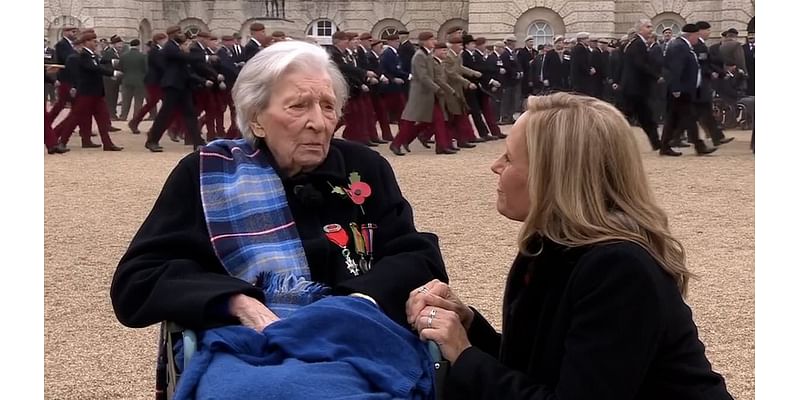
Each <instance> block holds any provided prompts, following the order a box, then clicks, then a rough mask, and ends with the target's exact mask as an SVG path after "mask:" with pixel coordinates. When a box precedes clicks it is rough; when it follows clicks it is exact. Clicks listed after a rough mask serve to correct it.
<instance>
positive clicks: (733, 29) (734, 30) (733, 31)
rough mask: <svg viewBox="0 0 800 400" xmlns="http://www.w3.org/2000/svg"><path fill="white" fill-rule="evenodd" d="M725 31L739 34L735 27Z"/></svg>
mask: <svg viewBox="0 0 800 400" xmlns="http://www.w3.org/2000/svg"><path fill="white" fill-rule="evenodd" d="M727 33H728V34H734V35H738V34H739V31H738V30H736V28H731V29H728V31H727Z"/></svg>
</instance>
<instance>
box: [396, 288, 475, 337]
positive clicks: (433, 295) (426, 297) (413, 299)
mask: <svg viewBox="0 0 800 400" xmlns="http://www.w3.org/2000/svg"><path fill="white" fill-rule="evenodd" d="M429 306H431V307H439V308H443V309H445V310H448V311H452V312H454V313H456V314H457V315H458V318H459V320H460V321H461V324H462V325H463V326H464V328H465V329H469V327H470V325H472V320H473V319H474V317H475V312H474V311H472V309H471V308H469V307H467V306H466V305H464V303H462V302H461V300H460V299H459V298H458V296H456V294H455V293H454V292H453V291H452V290H450V286H448V285H447V284H446V283H444V282H442V281H440V280H438V279H434V280H432V281H430V282H428V283H426V284H425V285H423V286H422V287H420V288H417V289H414V290H413V291H411V293H410V294H409V296H408V300H407V301H406V318H407V319H408V324H409V325H411V326H414V323H415V321H416V319H417V317H418V316H419V313H420V312H422V310H423V309H424V308H425V307H429Z"/></svg>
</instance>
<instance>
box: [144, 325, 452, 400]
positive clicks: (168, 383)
mask: <svg viewBox="0 0 800 400" xmlns="http://www.w3.org/2000/svg"><path fill="white" fill-rule="evenodd" d="M197 344H198V337H197V334H196V333H195V332H194V331H192V330H190V329H184V328H182V327H181V326H180V325H178V324H176V323H174V322H170V321H165V322H162V323H161V328H160V333H159V338H158V361H157V364H156V400H172V399H173V398H174V396H175V391H176V389H177V388H178V380H179V379H180V377H181V372H182V371H184V370H185V369H186V366H188V365H189V362H190V361H191V359H192V356H193V355H194V353H195V352H196V351H197ZM427 344H428V352H429V353H430V355H431V361H433V368H434V379H433V386H434V393H435V398H436V400H443V399H444V380H445V378H446V377H447V371H448V370H449V368H450V364H449V362H448V361H447V360H445V359H444V358H443V357H442V352H441V351H440V350H439V346H438V345H437V344H436V343H434V342H433V341H429V342H428V343H427Z"/></svg>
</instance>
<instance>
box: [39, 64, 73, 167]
mask: <svg viewBox="0 0 800 400" xmlns="http://www.w3.org/2000/svg"><path fill="white" fill-rule="evenodd" d="M44 82H45V84H48V83H49V84H51V85H52V84H55V83H56V79H55V78H54V77H52V76H50V70H47V69H45V71H44ZM52 124H53V121H51V120H50V116H49V114H48V113H47V99H45V104H44V146H45V147H46V148H47V154H64V153H66V152H68V151H69V149H68V148H67V146H65V145H64V144H63V143H59V141H58V136H56V133H55V131H53V127H52Z"/></svg>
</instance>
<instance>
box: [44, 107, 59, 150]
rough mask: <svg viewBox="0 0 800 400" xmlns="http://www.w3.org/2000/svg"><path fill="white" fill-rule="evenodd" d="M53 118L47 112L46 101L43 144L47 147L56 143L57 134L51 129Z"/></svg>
mask: <svg viewBox="0 0 800 400" xmlns="http://www.w3.org/2000/svg"><path fill="white" fill-rule="evenodd" d="M52 125H53V120H52V119H51V118H50V114H48V113H47V102H45V104H44V145H45V147H47V148H48V149H49V148H51V147H54V146H56V145H58V136H56V133H55V131H53V126H52Z"/></svg>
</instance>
